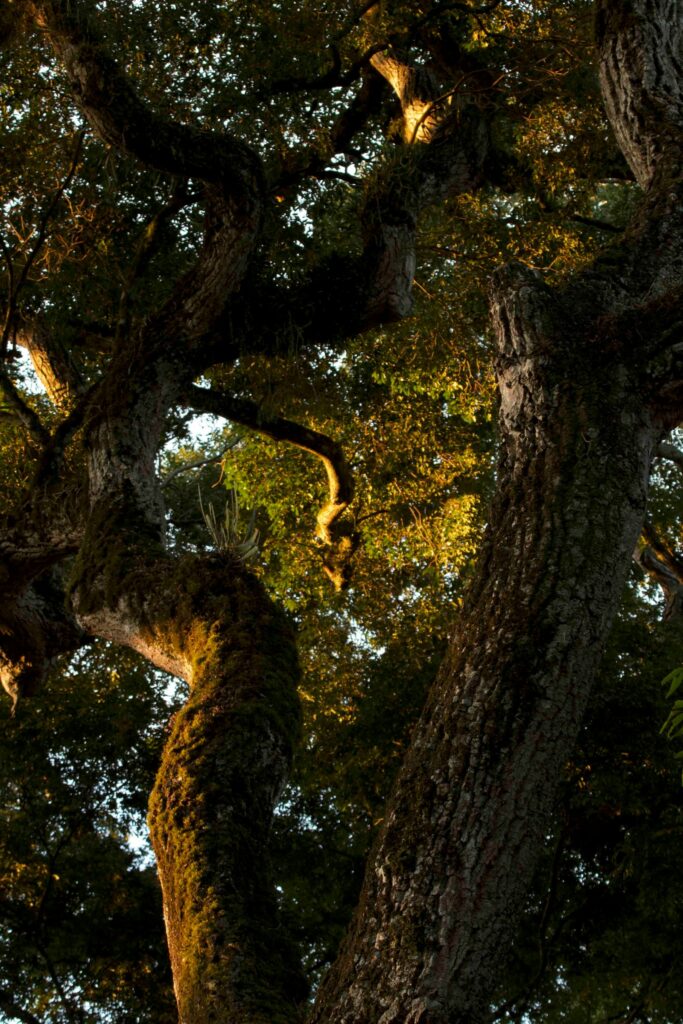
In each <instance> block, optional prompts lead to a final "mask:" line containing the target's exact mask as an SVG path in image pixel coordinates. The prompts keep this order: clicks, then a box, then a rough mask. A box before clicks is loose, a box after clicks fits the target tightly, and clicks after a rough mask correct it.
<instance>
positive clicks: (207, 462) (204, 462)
mask: <svg viewBox="0 0 683 1024" xmlns="http://www.w3.org/2000/svg"><path fill="white" fill-rule="evenodd" d="M239 441H240V439H239V437H235V438H233V440H232V441H231V442H230V444H229V445H227V446H226V447H225V448H224V449H223V451H222V452H219V453H218V455H210V456H209V457H208V458H206V459H192V460H191V461H190V462H184V463H183V465H182V466H176V467H175V469H172V470H171V471H170V473H167V474H166V476H165V477H164V478H163V480H162V481H161V486H162V487H168V485H169V484H170V483H171V481H172V480H175V478H176V477H177V476H180V475H181V473H188V472H189V471H190V470H192V469H201V468H202V467H203V466H211V465H213V463H214V462H222V461H223V459H224V458H225V456H226V455H227V454H228V452H229V451H231V450H232V449H233V448H234V447H235V445H237V444H239Z"/></svg>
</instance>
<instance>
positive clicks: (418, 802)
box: [312, 269, 659, 1024]
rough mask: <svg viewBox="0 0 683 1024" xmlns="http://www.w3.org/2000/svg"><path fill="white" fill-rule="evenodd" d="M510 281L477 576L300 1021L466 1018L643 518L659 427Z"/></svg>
mask: <svg viewBox="0 0 683 1024" xmlns="http://www.w3.org/2000/svg"><path fill="white" fill-rule="evenodd" d="M548 300H549V296H548V294H547V292H546V290H545V289H544V288H543V286H542V285H541V284H539V282H538V281H535V280H534V279H533V277H530V276H529V275H528V272H524V271H522V270H520V269H513V270H509V271H508V272H506V273H505V274H501V275H500V276H499V277H498V280H497V282H496V287H495V293H494V309H495V317H496V333H497V337H498V344H499V360H498V365H499V385H500V390H501V432H502V435H503V436H502V442H503V449H504V451H503V457H502V461H501V464H500V466H499V478H498V495H497V498H496V502H495V506H494V508H493V509H492V512H491V519H490V525H489V530H488V536H487V540H486V543H485V547H484V551H483V554H482V560H481V563H480V566H479V570H478V573H477V577H476V581H475V583H474V585H473V587H472V589H471V591H470V594H469V600H468V603H467V606H466V609H465V611H464V612H463V615H462V618H461V621H460V622H459V624H458V627H457V630H456V633H455V635H454V638H453V640H452V643H451V647H450V652H449V655H448V657H447V659H446V661H445V663H444V665H443V667H442V670H441V672H440V675H439V678H438V681H437V683H436V686H435V688H434V690H433V692H432V693H431V695H430V697H429V700H428V704H427V707H426V709H425V712H424V715H423V717H422V719H421V721H420V723H419V725H418V727H417V729H416V732H415V734H414V736H413V740H412V745H411V751H410V754H409V755H408V758H407V761H406V764H405V766H404V768H403V769H402V772H401V775H400V779H399V782H398V785H397V787H396V790H395V792H394V795H393V797H392V800H391V803H390V806H389V808H388V810H387V814H386V818H385V824H384V826H383V828H382V832H381V835H380V838H379V840H378V842H377V845H376V847H375V849H374V851H373V855H372V858H371V865H372V866H371V868H370V870H369V872H368V875H367V877H366V882H365V888H364V893H363V897H362V901H361V906H360V909H359V912H358V916H357V919H356V921H355V924H354V926H353V930H352V932H351V935H350V937H349V939H348V941H347V946H346V948H345V949H344V950H343V951H342V955H341V957H340V959H339V960H338V962H337V964H336V965H335V967H334V969H333V971H332V973H331V976H330V978H329V979H328V981H327V983H326V984H325V985H324V987H323V990H322V993H321V996H320V999H319V1003H318V1007H317V1009H316V1011H315V1013H314V1014H313V1018H312V1020H313V1021H316V1022H318V1021H320V1022H322V1021H332V1020H334V1021H335V1024H337V1022H338V1024H351V1022H354V1024H356V1022H360V1021H377V1022H381V1024H399V1022H400V1024H408V1022H410V1024H418V1022H421V1024H426V1022H430V1024H437V1022H445V1021H448V1022H449V1024H465V1022H467V1024H475V1022H478V1021H483V1020H485V1019H486V1017H487V1014H488V1012H489V1007H490V1003H491V1001H492V999H493V995H494V991H495V983H496V981H497V979H498V976H499V970H500V962H501V955H500V950H501V949H503V948H505V944H506V943H508V942H509V941H510V939H511V929H512V927H513V922H514V920H515V918H516V915H517V914H518V912H519V911H520V910H521V907H522V903H523V900H524V897H525V894H526V892H527V889H528V886H529V884H530V881H531V877H532V874H533V870H534V866H535V863H536V853H537V850H538V849H539V846H540V845H541V844H542V843H543V839H544V830H545V829H546V828H547V825H548V822H549V818H550V813H551V809H552V801H553V794H554V791H555V786H556V782H557V780H558V779H559V777H560V773H561V769H562V765H563V763H564V761H565V760H566V758H567V757H568V756H569V754H570V752H571V749H572V745H573V743H574V740H575V737H576V733H577V731H578V728H579V725H580V722H581V718H582V716H583V712H584V709H585V706H586V702H587V699H588V695H589V693H590V685H591V682H592V678H593V674H594V671H595V667H596V664H597V660H598V657H599V654H600V648H601V643H602V641H603V639H604V637H605V634H606V631H607V629H608V627H609V624H610V623H611V620H612V617H613V615H614V612H615V609H616V604H617V601H618V599H619V596H620V593H621V590H622V586H623V583H624V580H625V577H626V573H627V571H628V566H629V563H630V559H631V554H632V551H633V546H634V544H635V541H636V538H637V536H638V534H639V531H640V529H641V525H642V520H643V516H644V512H645V501H646V493H647V480H648V474H649V467H650V461H651V457H652V453H653V450H654V446H655V444H656V442H657V440H658V436H659V427H658V424H657V423H656V421H654V420H653V417H652V415H651V413H650V412H649V410H648V409H647V408H646V407H645V406H644V404H643V401H642V397H641V382H640V381H639V380H638V377H637V375H636V374H634V373H633V372H632V371H629V369H628V368H627V367H626V366H624V365H623V364H621V365H620V364H619V363H618V361H614V360H613V361H611V363H609V364H608V365H605V366H604V367H603V368H602V372H601V373H600V374H596V361H595V356H596V354H597V353H596V351H595V342H596V340H597V339H595V338H585V339H581V338H577V337H576V336H575V335H573V334H565V335H564V336H563V335H562V333H561V331H560V329H558V327H557V326H556V324H558V323H559V321H560V318H559V317H558V318H556V317H554V316H551V315H549V313H550V310H549V305H550V304H549V301H548Z"/></svg>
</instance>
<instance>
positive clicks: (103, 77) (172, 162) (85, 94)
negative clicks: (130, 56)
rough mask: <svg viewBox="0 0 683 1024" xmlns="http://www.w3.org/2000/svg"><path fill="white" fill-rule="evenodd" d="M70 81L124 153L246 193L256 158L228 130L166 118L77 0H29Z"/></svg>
mask: <svg viewBox="0 0 683 1024" xmlns="http://www.w3.org/2000/svg"><path fill="white" fill-rule="evenodd" d="M27 7H28V9H29V11H30V12H31V13H32V14H33V17H34V19H35V22H36V24H37V25H38V26H39V27H40V28H42V29H43V30H44V31H45V33H46V35H47V36H48V38H49V40H50V42H51V44H52V46H53V47H54V49H55V51H56V53H57V54H58V56H59V57H60V59H61V60H62V62H63V64H64V67H65V68H66V71H67V73H68V75H69V78H70V80H71V87H72V90H73V94H74V97H75V99H76V101H77V102H78V105H79V107H80V108H81V110H82V111H83V114H84V116H85V117H86V118H87V120H88V122H89V123H90V125H91V126H92V127H93V129H94V130H95V131H96V132H97V134H98V135H99V137H100V138H101V139H102V140H103V141H104V142H106V143H108V144H109V145H111V146H114V147H115V148H116V149H117V150H119V151H120V152H122V153H127V154H129V155H130V156H134V157H137V159H138V160H141V161H142V163H144V164H146V165H147V166H149V167H154V168H156V169H157V170H159V171H165V172H167V173H168V174H173V175H176V176H177V177H185V178H189V177H196V178H200V179H201V180H202V181H205V182H207V183H212V184H214V185H221V186H222V188H223V189H229V190H230V191H232V192H233V193H234V194H236V195H238V196H239V195H242V194H243V193H244V192H245V190H246V191H247V192H250V191H251V190H252V187H253V179H254V176H255V175H257V174H258V173H260V160H259V158H258V156H257V154H256V153H255V152H254V150H252V149H251V147H249V146H247V145H246V144H245V143H243V142H241V141H239V140H238V139H234V138H232V137H231V136H229V135H228V134H226V133H219V132H210V131H209V132H206V131H202V130H200V129H198V128H195V127H193V126H190V125H185V124H181V123H180V122H177V121H168V120H166V119H165V118H163V117H161V116H160V115H159V114H158V113H157V112H156V111H154V110H152V109H151V108H150V107H149V106H148V105H147V104H146V103H145V102H144V101H143V100H142V99H141V98H140V97H139V96H138V94H137V92H136V90H135V89H134V87H133V85H132V84H131V82H130V80H129V79H128V77H127V75H125V74H124V72H123V71H121V69H120V68H119V66H118V65H117V64H116V62H115V61H114V60H112V58H111V57H110V55H109V53H108V52H107V50H106V49H105V47H104V46H103V45H102V42H101V40H100V38H99V33H98V31H97V28H96V23H95V20H94V18H92V17H91V16H90V15H89V14H88V12H87V11H86V9H85V5H84V4H83V3H82V2H79V0H27Z"/></svg>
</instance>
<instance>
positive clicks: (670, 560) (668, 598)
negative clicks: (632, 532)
mask: <svg viewBox="0 0 683 1024" xmlns="http://www.w3.org/2000/svg"><path fill="white" fill-rule="evenodd" d="M633 559H634V561H635V562H636V564H637V565H639V566H640V567H641V569H643V571H644V572H646V573H647V574H648V576H650V577H652V579H653V580H654V581H655V582H656V583H658V584H659V586H660V587H661V589H662V592H663V594H664V598H665V602H666V604H665V608H664V615H663V618H664V620H665V621H671V620H674V619H676V620H677V619H679V618H681V617H682V616H683V560H682V559H681V558H680V557H679V556H678V555H677V554H676V553H675V552H673V551H672V550H671V548H670V547H669V546H668V545H667V544H666V543H665V542H664V541H663V540H662V539H661V537H660V536H659V535H658V534H657V532H656V530H655V529H654V527H653V526H652V524H651V523H646V524H645V526H644V528H643V534H642V537H641V539H640V541H639V542H638V545H637V547H636V550H635V551H634V553H633Z"/></svg>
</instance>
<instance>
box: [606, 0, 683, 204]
mask: <svg viewBox="0 0 683 1024" xmlns="http://www.w3.org/2000/svg"><path fill="white" fill-rule="evenodd" d="M596 38H597V43H598V51H599V55H600V81H601V85H602V92H603V96H604V100H605V107H606V109H607V114H608V116H609V119H610V121H611V123H612V127H613V129H614V132H615V135H616V137H617V141H618V142H619V145H620V147H621V149H622V152H623V154H624V156H625V157H626V160H627V161H628V163H629V165H630V167H631V169H632V171H633V173H634V174H635V177H636V180H637V181H638V183H639V184H640V185H641V186H642V187H643V188H644V189H647V188H649V187H650V186H651V185H652V183H653V181H654V179H655V176H656V175H657V173H659V175H660V176H664V177H666V176H667V175H668V174H670V173H671V174H673V175H675V176H676V177H678V176H679V171H680V165H681V154H682V153H683V75H682V74H681V63H680V54H681V42H682V41H683V17H682V12H681V5H680V0H658V2H657V4H656V5H655V7H654V8H653V5H652V3H651V2H650V0H632V2H630V3H628V4H624V3H622V0H599V2H598V4H597V11H596Z"/></svg>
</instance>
